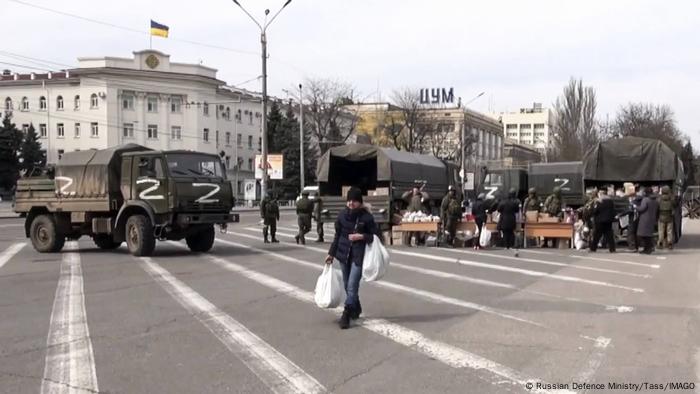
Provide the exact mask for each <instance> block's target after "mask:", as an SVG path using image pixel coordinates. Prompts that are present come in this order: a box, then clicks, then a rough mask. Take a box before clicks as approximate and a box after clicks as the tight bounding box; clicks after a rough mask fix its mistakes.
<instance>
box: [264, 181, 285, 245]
mask: <svg viewBox="0 0 700 394" xmlns="http://www.w3.org/2000/svg"><path fill="white" fill-rule="evenodd" d="M260 216H261V217H262V219H263V239H264V241H265V243H266V244H267V243H270V241H268V239H267V233H268V230H269V231H270V235H272V243H279V241H278V240H277V237H275V234H277V221H278V220H280V207H279V205H278V204H277V199H275V198H274V196H273V195H272V192H271V191H268V192H267V196H265V198H263V200H262V201H261V202H260Z"/></svg>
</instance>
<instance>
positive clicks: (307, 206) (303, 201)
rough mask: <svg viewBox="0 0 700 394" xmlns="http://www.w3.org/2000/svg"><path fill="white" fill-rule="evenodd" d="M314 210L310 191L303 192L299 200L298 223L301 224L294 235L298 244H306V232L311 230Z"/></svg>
mask: <svg viewBox="0 0 700 394" xmlns="http://www.w3.org/2000/svg"><path fill="white" fill-rule="evenodd" d="M313 212H314V203H313V202H312V201H311V200H309V192H308V191H303V192H301V198H300V199H299V201H297V224H298V225H299V232H298V233H297V235H296V236H295V237H294V239H295V240H296V241H297V244H299V242H301V244H302V245H306V233H308V232H309V231H311V215H312V214H313Z"/></svg>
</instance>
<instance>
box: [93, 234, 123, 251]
mask: <svg viewBox="0 0 700 394" xmlns="http://www.w3.org/2000/svg"><path fill="white" fill-rule="evenodd" d="M92 241H93V242H94V243H95V245H97V247H98V248H100V249H104V250H112V249H116V248H118V247H119V246H121V244H122V243H121V242H117V241H115V240H114V239H113V238H112V236H111V235H107V234H98V235H95V236H94V237H92Z"/></svg>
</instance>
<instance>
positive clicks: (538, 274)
mask: <svg viewBox="0 0 700 394" xmlns="http://www.w3.org/2000/svg"><path fill="white" fill-rule="evenodd" d="M240 235H242V234H240ZM391 253H394V254H401V255H404V256H412V257H421V258H426V259H430V260H435V261H443V262H447V263H456V264H459V265H464V266H472V267H479V268H488V269H493V270H497V271H506V272H515V273H518V274H522V275H527V276H536V277H545V278H550V279H557V280H562V281H566V282H574V283H583V284H587V285H592V286H602V287H610V288H615V289H621V290H627V291H632V292H635V293H643V292H644V289H641V288H637V287H629V286H623V285H617V284H614V283H608V282H602V281H597V280H590V279H583V278H578V277H575V276H567V275H559V274H550V273H548V272H543V271H533V270H527V269H523V268H515V267H508V266H503V265H498V264H489V263H481V262H478V261H471V260H460V259H452V258H449V257H442V256H435V255H429V254H424V253H416V252H406V251H402V250H398V249H393V248H392V249H391Z"/></svg>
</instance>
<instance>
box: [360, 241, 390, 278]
mask: <svg viewBox="0 0 700 394" xmlns="http://www.w3.org/2000/svg"><path fill="white" fill-rule="evenodd" d="M388 268H389V251H388V250H386V248H385V247H384V245H382V242H381V241H380V240H379V237H377V236H376V235H375V236H374V241H372V243H371V244H367V246H365V258H364V260H362V279H364V280H365V282H372V281H375V280H379V279H381V278H382V277H383V276H384V275H385V274H386V271H387V269H388Z"/></svg>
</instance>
